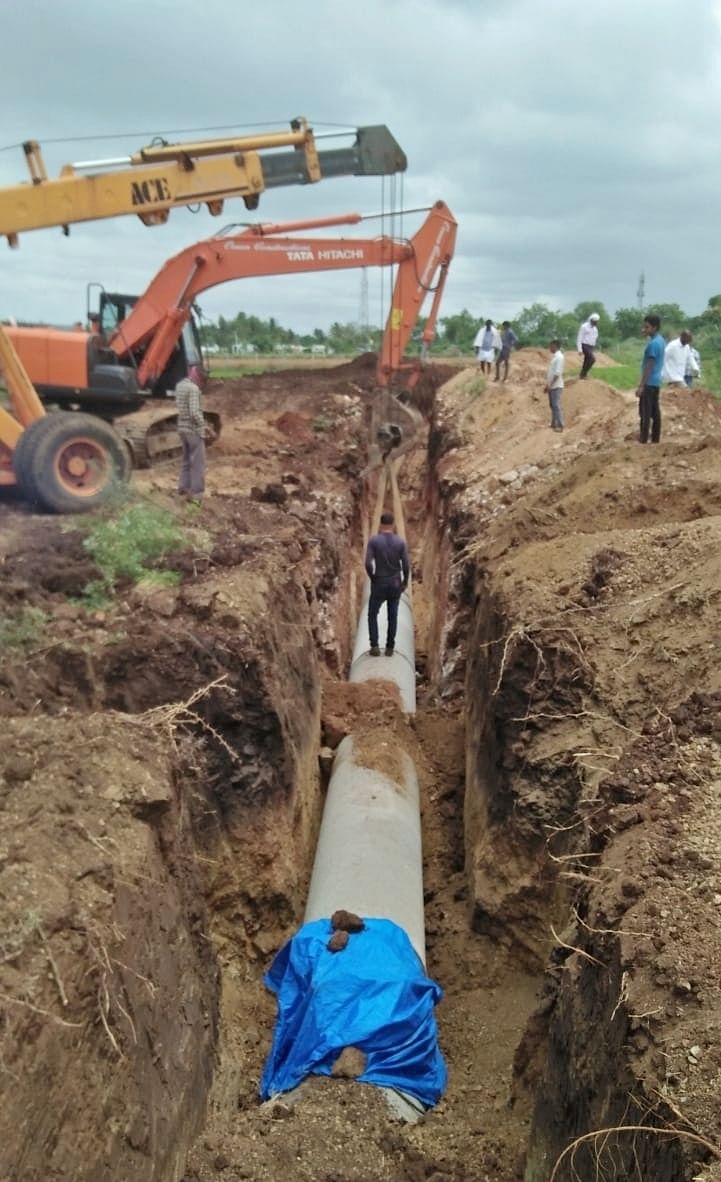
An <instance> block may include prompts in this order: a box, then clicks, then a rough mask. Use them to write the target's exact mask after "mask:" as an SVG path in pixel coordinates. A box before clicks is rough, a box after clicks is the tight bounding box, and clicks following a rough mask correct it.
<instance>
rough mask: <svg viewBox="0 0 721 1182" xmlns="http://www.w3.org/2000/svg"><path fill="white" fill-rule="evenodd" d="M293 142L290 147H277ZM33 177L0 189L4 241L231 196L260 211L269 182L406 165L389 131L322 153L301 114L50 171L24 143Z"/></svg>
mask: <svg viewBox="0 0 721 1182" xmlns="http://www.w3.org/2000/svg"><path fill="white" fill-rule="evenodd" d="M282 148H291V149H292V150H291V151H286V152H283V151H279V149H282ZM23 151H24V153H25V159H26V162H27V166H28V170H29V173H30V181H29V182H27V181H25V182H24V183H22V184H19V185H10V186H7V187H5V188H1V189H0V235H4V236H5V237H6V238H7V240H8V243H9V244H10V246H17V245H18V235H19V234H22V233H25V232H26V231H28V230H41V229H47V228H48V227H50V226H62V227H63V230H64V231H65V232H66V233H67V232H68V230H69V227H70V225H72V224H73V223H75V222H90V221H97V220H98V219H100V218H115V217H122V216H123V215H126V214H137V216H138V217H139V218H140V220H141V221H142V222H143V223H144V224H145V225H146V226H157V225H161V224H162V223H163V222H166V221H167V220H168V215H169V213H170V210H171V209H174V208H176V207H177V206H182V205H199V204H203V205H206V206H207V208H208V210H209V212H210V213H211V214H214V215H216V216H217V215H218V214H220V213H222V210H223V203H224V201H225V199H226V198H228V197H242V199H243V201H244V203H245V205H246V207H247V208H248V209H256V208H257V206H258V201H259V199H260V195H261V193H263V191H264V190H265V189H271V188H276V187H278V186H280V185H305V184H314V183H315V182H316V181H320V180H323V179H329V178H331V177H339V176H387V175H389V174H392V173H396V172H403V171H404V170H405V168H406V165H407V162H406V157H405V155H404V153H403V151H402V150H401V148H400V147H399V146H398V144H397V143H396V141H395V140H394V138H393V136H392V135H391V133H390V132H389V130H388V128H387V127H385V126H383V125H380V126H374V127H360V128H356V129H355V141H354V143H353V144H352V145H350V146H349V147H339V148H329V149H325V150H319V149H318V145H317V142H316V138H315V135H314V133H313V130H312V128H310V127H309V126H308V123H307V122H306V120H305V119H301V118H299V119H294V120H293V121H292V123H291V125H290V130H289V131H283V132H260V133H258V134H256V135H251V136H239V137H236V138H233V139H216V140H201V141H198V142H195V143H179V144H169V143H165V142H164V141H161V142H158V143H153V144H150V145H148V146H147V147H145V148H140V150H139V151H137V152H135V153H133V154H132V155H130V156H123V157H119V158H114V159H109V160H88V161H82V162H80V163H77V164H66V165H64V166H63V168H62V169H61V170H60V175H59V176H58V177H53V178H49V177H48V175H47V172H46V169H45V164H44V161H43V157H42V152H41V150H40V145H39V144H38V143H37V141H36V140H28V141H27V142H26V143H25V144H23Z"/></svg>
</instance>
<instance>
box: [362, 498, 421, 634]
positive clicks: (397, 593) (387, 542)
mask: <svg viewBox="0 0 721 1182" xmlns="http://www.w3.org/2000/svg"><path fill="white" fill-rule="evenodd" d="M365 568H366V572H367V574H368V576H369V578H370V581H371V594H370V599H369V600H368V636H369V639H370V642H371V647H370V654H371V656H372V657H379V656H380V655H381V650H380V649H379V647H378V612H379V610H380V608H381V605H382V604H384V603H385V604H386V610H387V612H388V634H387V636H386V656H387V657H392V656H393V649H394V648H395V643H396V628H397V626H398V604H399V603H400V598H401V595H402V594H403V592H404V591H405V589H406V587H407V586H408V579H409V577H410V570H411V567H410V562H409V559H408V547H407V545H406V543H405V541H404V539H403V538H401V537H400V536H399V535H398V534H397V533H396V532H395V529H394V528H393V514H392V513H383V514H382V515H381V529H380V533H378V534H374V535H373V537H372V538H371V539H370V541H369V542H368V546H367V548H366V559H365Z"/></svg>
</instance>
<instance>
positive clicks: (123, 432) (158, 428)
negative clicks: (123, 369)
mask: <svg viewBox="0 0 721 1182" xmlns="http://www.w3.org/2000/svg"><path fill="white" fill-rule="evenodd" d="M203 417H204V419H205V424H206V427H207V428H208V430H209V432H210V438H209V440H208V443H209V444H210V443H214V442H215V440H216V439H217V438H218V436H219V435H220V427H221V421H220V415H218V414H214V413H213V412H212V411H205V412H204V414H203ZM113 426H114V427H115V430H116V431H117V433H118V435H119V436H120V438H121V439H122V441H123V445H124V447H125V450H126V451H127V453H128V456H129V458H130V462H131V465H132V467H133V468H152V467H154V466H155V465H157V464H162V463H165V462H166V461H168V460H174V459H176V458H177V457H178V456H180V455H181V454H182V445H181V442H180V435H179V434H178V416H177V414H176V413H175V412H174V411H167V410H155V409H152V410H139V411H136V412H135V414H132V415H123V417H122V418H120V419H116V420H115V422H114V424H113Z"/></svg>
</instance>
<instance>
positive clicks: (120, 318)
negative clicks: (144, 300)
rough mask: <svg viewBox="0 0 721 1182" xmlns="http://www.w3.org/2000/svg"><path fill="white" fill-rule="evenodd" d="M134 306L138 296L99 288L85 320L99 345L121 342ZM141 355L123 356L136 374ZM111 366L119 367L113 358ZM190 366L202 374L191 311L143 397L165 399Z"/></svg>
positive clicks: (141, 352)
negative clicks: (95, 304) (93, 307)
mask: <svg viewBox="0 0 721 1182" xmlns="http://www.w3.org/2000/svg"><path fill="white" fill-rule="evenodd" d="M137 302H138V296H134V295H124V294H121V293H119V292H114V291H113V292H110V291H105V290H104V289H103V288H100V299H99V304H98V310H97V311H96V312H92V311H89V312H88V319H89V321H90V322H91V323H93V322H95V323H96V324H97V329H98V332H99V334H100V337H101V340H102V343H103V345H105V346H107V345H108V344H109V342H110V341H111V340H112V339H113V337H115V338H116V339H119V340H120V341H122V339H123V328H122V326H123V323H124V322H125V320H127V318H128V316H129V315H130V313H131V312H132V310H133V308H134V307H135V305H136V304H137ZM144 352H145V350H144V349H143V348H142V347H141V348H140V349H136V350H132V349H128V352H127V356H128V357H129V358H130V361H131V364H132V365H133V366H134V367H135V369H136V371H137V368H138V366H139V364H140V362H141V361H142V358H143V356H144ZM111 355H112V354H111ZM115 364H116V365H118V364H119V363H118V361H117V357H116V358H115ZM192 366H195V367H196V368H198V369H200V370H201V371H203V372H205V369H206V366H205V363H204V360H203V349H202V345H201V343H200V333H199V331H198V325H197V321H196V319H195V316H194V315H193V310H192V309H191V312H190V317H189V319H188V320H187V321H186V323H185V324H184V325H183V329H182V332H181V334H180V336H179V338H178V341H177V343H176V345H175V347H174V349H173V351H172V353H171V355H170V357H169V358H168V361H167V363H166V365H165V367H164V369H163V371H162V373H161V374H160V375H159V377H158V378H156V379H155V380H154V381H152V382H149V383H148V385H147V389H146V391H145V392H146V394H151V395H152V396H153V397H155V398H166V397H168V396H169V395H170V394H171V392H172V391H173V390H174V389H175V387H176V386H177V384H178V382H179V381H180V380H181V379H182V378H184V377H185V376H186V374H187V373H188V372H189V370H190V369H191V367H192Z"/></svg>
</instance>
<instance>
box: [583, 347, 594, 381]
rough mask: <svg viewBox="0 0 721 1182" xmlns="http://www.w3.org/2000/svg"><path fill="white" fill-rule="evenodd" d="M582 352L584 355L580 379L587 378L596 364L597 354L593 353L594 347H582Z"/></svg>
mask: <svg viewBox="0 0 721 1182" xmlns="http://www.w3.org/2000/svg"><path fill="white" fill-rule="evenodd" d="M581 352H582V353H583V365H582V366H581V372H580V374H579V377H582V378H585V377H586V376H587V374H588V373H589V371H590V370H591V369H592V368H593V366H594V365H595V364H596V354H595V353H594V351H593V345H581Z"/></svg>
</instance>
